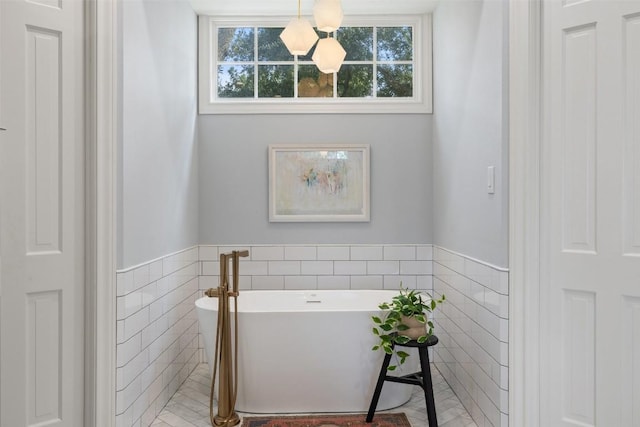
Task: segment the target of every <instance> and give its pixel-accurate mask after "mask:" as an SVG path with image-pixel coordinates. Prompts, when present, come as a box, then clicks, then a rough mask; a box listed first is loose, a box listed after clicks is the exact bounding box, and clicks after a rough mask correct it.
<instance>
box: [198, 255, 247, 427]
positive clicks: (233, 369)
mask: <svg viewBox="0 0 640 427" xmlns="http://www.w3.org/2000/svg"><path fill="white" fill-rule="evenodd" d="M247 256H249V251H233V252H231V253H228V254H220V285H219V286H218V287H217V288H210V289H208V290H207V291H205V295H206V296H208V297H210V298H218V325H217V328H216V346H215V352H214V355H213V360H212V361H211V363H212V371H213V375H212V377H211V393H210V395H209V417H210V419H211V425H212V426H217V427H231V426H235V425H236V424H238V423H240V417H239V416H238V414H236V411H235V406H236V398H237V396H238V310H237V307H238V294H239V292H238V278H239V276H240V257H247ZM229 261H231V263H232V268H233V284H232V286H231V289H229ZM231 298H233V306H234V331H235V336H234V337H233V352H232V351H231V345H232V344H231V341H232V340H231V323H230V322H231V309H230V305H229V303H230V299H231ZM218 365H219V369H220V372H219V377H220V383H219V384H218V414H217V415H215V416H214V415H213V395H214V390H215V383H216V373H217V370H218Z"/></svg>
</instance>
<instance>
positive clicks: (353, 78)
mask: <svg viewBox="0 0 640 427" xmlns="http://www.w3.org/2000/svg"><path fill="white" fill-rule="evenodd" d="M372 95H373V65H343V66H342V67H340V71H339V72H338V96H339V97H341V98H366V97H371V96H372Z"/></svg>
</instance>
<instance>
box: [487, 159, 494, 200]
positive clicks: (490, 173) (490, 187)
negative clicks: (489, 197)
mask: <svg viewBox="0 0 640 427" xmlns="http://www.w3.org/2000/svg"><path fill="white" fill-rule="evenodd" d="M495 192H496V167H495V166H489V167H488V168H487V193H489V194H493V193H495Z"/></svg>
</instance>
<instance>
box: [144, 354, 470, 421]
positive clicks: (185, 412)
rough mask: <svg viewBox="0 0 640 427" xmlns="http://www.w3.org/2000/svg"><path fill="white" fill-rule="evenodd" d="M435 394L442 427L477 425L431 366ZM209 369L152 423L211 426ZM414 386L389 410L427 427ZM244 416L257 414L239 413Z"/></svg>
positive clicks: (419, 392)
mask: <svg viewBox="0 0 640 427" xmlns="http://www.w3.org/2000/svg"><path fill="white" fill-rule="evenodd" d="M431 376H432V380H433V393H434V397H435V401H436V412H437V414H438V425H439V426H440V427H476V424H475V423H474V422H473V420H472V419H471V416H469V414H468V413H467V411H466V410H465V409H464V407H463V406H462V404H461V403H460V401H459V400H458V398H457V397H456V395H455V394H454V393H453V391H451V388H450V387H449V385H448V384H447V383H446V381H445V380H444V378H443V377H442V375H441V374H440V372H438V370H437V369H436V368H435V366H433V365H431ZM209 386H210V379H209V372H208V369H207V365H206V364H201V365H198V367H197V368H196V369H195V370H194V371H193V373H192V374H191V375H190V376H189V378H187V380H186V381H185V382H184V384H182V386H180V388H179V389H178V391H177V392H176V394H175V395H174V396H173V397H172V398H171V400H169V402H168V403H167V405H166V406H165V407H164V409H163V410H162V412H161V413H160V414H159V415H158V417H157V418H156V419H155V420H154V422H153V423H152V424H151V425H152V426H153V427H210V426H211V424H210V422H209ZM408 387H413V388H414V390H413V392H412V395H411V399H410V400H409V402H407V403H406V404H405V405H403V406H401V407H399V408H394V409H391V410H390V411H389V412H404V413H405V414H406V415H407V418H408V419H409V422H410V423H411V425H412V427H426V426H428V422H427V412H426V409H425V404H424V393H423V391H422V389H421V388H420V387H415V386H408ZM239 415H240V417H243V416H250V415H253V414H247V413H239Z"/></svg>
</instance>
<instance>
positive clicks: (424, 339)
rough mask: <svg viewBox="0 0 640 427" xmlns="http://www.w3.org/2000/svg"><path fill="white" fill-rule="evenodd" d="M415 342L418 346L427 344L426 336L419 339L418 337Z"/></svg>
mask: <svg viewBox="0 0 640 427" xmlns="http://www.w3.org/2000/svg"><path fill="white" fill-rule="evenodd" d="M417 341H418V342H419V343H420V344H424V343H425V342H427V336H426V335H423V336H421V337H418V339H417Z"/></svg>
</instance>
